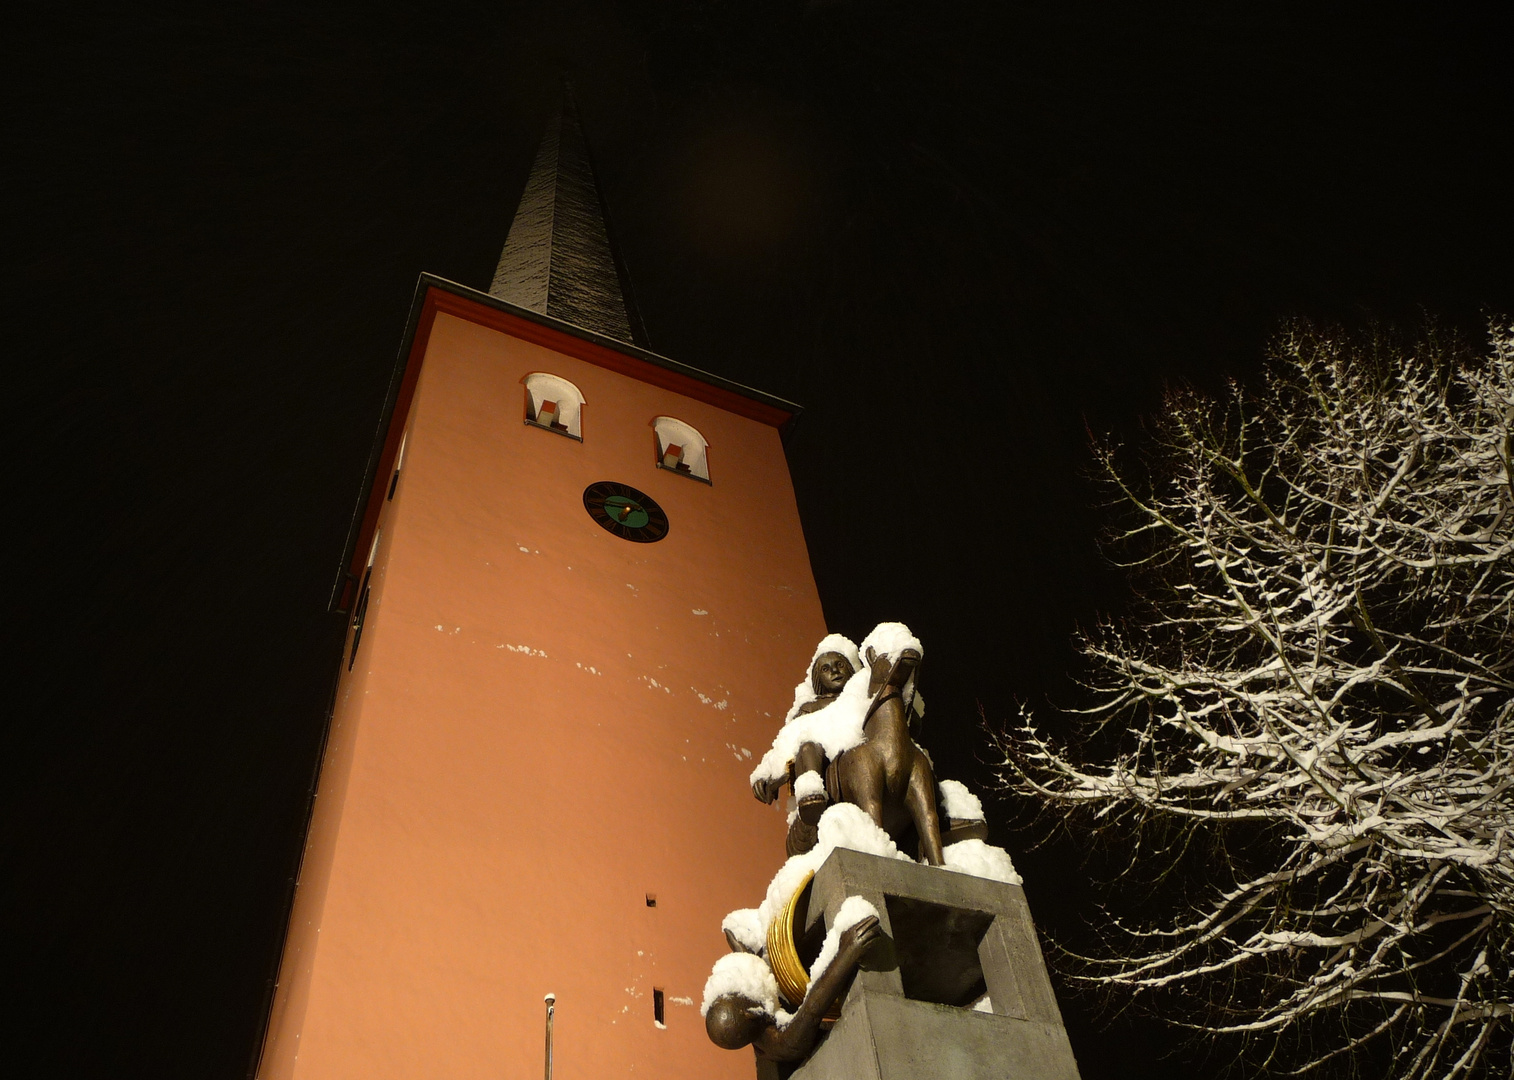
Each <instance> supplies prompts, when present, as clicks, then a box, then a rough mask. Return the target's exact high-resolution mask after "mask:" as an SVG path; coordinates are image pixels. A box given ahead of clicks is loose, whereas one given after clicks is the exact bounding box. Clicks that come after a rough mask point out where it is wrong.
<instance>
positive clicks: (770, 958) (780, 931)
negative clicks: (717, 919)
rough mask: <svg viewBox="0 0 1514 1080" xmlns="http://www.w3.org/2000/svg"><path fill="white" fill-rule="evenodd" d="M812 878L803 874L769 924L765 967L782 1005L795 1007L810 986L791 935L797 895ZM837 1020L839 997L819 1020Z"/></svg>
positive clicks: (839, 1017)
mask: <svg viewBox="0 0 1514 1080" xmlns="http://www.w3.org/2000/svg"><path fill="white" fill-rule="evenodd" d="M814 877H815V872H814V871H813V870H811V871H810V872H809V873H808V874H806V875H804V880H803V881H801V882H800V883H799V887H798V888H797V889H795V890H794V895H793V896H791V897H789V902H788V903H787V904H784V905H783V910H782V911H780V912H779V913H778V915H777V917H776V918H774V919H773V921H772V922H771V923H769V924H768V947H767V962H768V967H770V968H772V969H773V977H774V978H775V979H777V980H778V992H779V993H780V994H782V995H783V1000H784V1002H785V1004H787V1005H788V1006H789V1007H790V1008H794V1009H797V1008H798V1007H799V1005H800V1003H801V1002H803V1001H804V995H805V991H807V990H808V989H809V985H810V973H809V972H808V971H806V970H805V969H804V962H803V961H802V960H800V959H799V943H798V941H797V940H796V939H795V937H794V912H795V909H797V908H798V906H799V898H800V897H801V896H803V895H804V890H805V889H807V888H809V885H810V881H811V880H813V879H814ZM840 1019H841V999H840V998H837V999H836V1000H835V1001H833V1002H831V1004H830V1008H828V1009H827V1010H826V1012H825V1018H824V1019H823V1020H822V1021H821V1022H822V1023H824V1024H834V1023H835V1022H836V1021H837V1020H840Z"/></svg>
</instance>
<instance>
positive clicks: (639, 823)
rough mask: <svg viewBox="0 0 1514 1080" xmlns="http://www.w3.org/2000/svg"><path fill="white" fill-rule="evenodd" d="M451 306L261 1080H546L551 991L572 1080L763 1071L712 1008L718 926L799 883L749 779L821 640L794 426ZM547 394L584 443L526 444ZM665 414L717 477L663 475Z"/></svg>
mask: <svg viewBox="0 0 1514 1080" xmlns="http://www.w3.org/2000/svg"><path fill="white" fill-rule="evenodd" d="M444 306H445V307H446V310H431V311H430V313H429V314H428V315H427V317H426V318H425V319H424V320H423V321H422V325H421V327H420V329H419V330H418V331H417V335H416V339H415V345H414V348H413V350H412V351H411V354H410V360H409V368H408V371H407V379H408V380H409V382H408V384H407V388H406V391H405V393H404V394H402V395H401V401H400V406H399V407H398V408H397V410H396V412H395V417H394V420H393V423H392V425H391V428H392V430H391V434H390V444H391V446H393V445H394V444H395V443H396V442H397V439H398V437H399V435H400V434H403V436H404V439H405V449H404V456H403V468H402V470H401V472H400V476H399V481H398V484H397V485H396V486H395V489H394V495H393V497H392V499H384V498H383V497H382V496H383V494H384V493H386V492H387V490H388V486H389V480H390V476H389V475H388V473H387V472H384V473H382V474H381V475H380V476H379V478H378V480H377V484H378V488H379V496H378V497H377V498H376V499H375V500H374V502H373V504H372V505H376V506H377V511H376V512H375V513H374V514H373V515H372V520H371V521H370V523H369V524H370V526H371V527H372V528H376V530H377V538H378V542H377V546H376V548H374V549H373V550H374V553H375V554H374V559H373V568H372V575H371V583H370V593H369V599H368V604H367V609H366V615H365V620H364V628H363V634H362V639H361V642H360V643H359V647H358V649H357V651H356V655H355V662H354V663H353V665H352V668H351V670H350V671H349V670H346V666H347V663H348V658H349V656H350V655H351V640H350V637H349V642H348V653H346V654H344V656H343V661H342V662H343V668H344V672H343V675H342V677H341V682H340V684H339V687H338V692H337V702H336V707H335V711H334V714H333V717H332V722H331V730H330V736H329V740H328V744H327V749H326V755H325V760H324V763H323V766H322V772H321V778H320V784H319V789H318V794H317V797H316V802H315V810H314V816H313V819H312V824H311V829H310V834H309V837H308V840H307V844H306V851H305V856H304V861H303V864H302V868H301V873H300V879H299V883H298V886H297V889H296V895H295V904H294V909H293V914H292V916H291V922H290V927H289V934H288V939H287V942H286V945H285V950H284V955H283V961H282V966H281V969H280V974H279V981H278V986H277V990H276V993H275V998H274V1004H273V1011H272V1014H271V1018H270V1023H269V1028H268V1034H267V1037H266V1041H265V1044H264V1050H263V1055H262V1058H261V1065H260V1070H259V1075H260V1076H261V1077H263V1078H264V1080H288V1078H299V1080H306V1078H311V1080H316V1078H318V1080H336V1078H354V1080H355V1078H359V1077H361V1078H363V1080H383V1078H389V1077H393V1078H396V1080H398V1078H405V1080H413V1078H418V1077H433V1076H434V1077H448V1078H449V1080H467V1078H478V1080H485V1078H488V1080H501V1078H503V1080H511V1078H515V1077H520V1078H528V1077H529V1078H535V1077H539V1076H541V1075H542V1064H543V1019H544V1014H543V1004H542V998H543V995H544V994H546V993H547V992H549V991H551V992H554V993H555V994H556V995H557V1016H556V1024H555V1029H556V1031H555V1075H556V1077H558V1078H560V1080H604V1078H608V1077H667V1078H680V1080H681V1078H687V1080H707V1078H718V1077H731V1078H736V1077H749V1076H750V1075H751V1073H752V1059H751V1055H750V1053H749V1052H743V1053H729V1052H726V1051H722V1050H719V1049H717V1048H716V1047H714V1046H713V1045H712V1044H711V1043H710V1042H709V1041H708V1039H707V1038H706V1036H705V1034H704V1027H703V1022H702V1021H701V1019H700V1016H699V1008H698V1006H699V998H700V995H701V992H702V988H703V985H704V980H705V977H706V975H707V973H708V971H709V968H710V965H711V963H712V962H713V961H714V960H715V959H716V958H717V957H718V956H719V955H720V954H721V953H722V952H723V951H725V944H724V941H723V939H722V937H721V934H720V929H719V927H720V920H721V918H722V917H723V916H724V914H725V913H726V912H728V911H730V910H732V909H734V908H738V907H749V906H754V905H755V904H757V903H758V902H759V901H760V900H761V898H762V895H763V891H764V889H765V887H766V884H767V881H768V878H769V877H770V876H771V874H772V872H773V871H774V870H775V869H776V867H777V866H778V865H779V864H780V863H781V861H782V858H783V834H784V828H783V825H784V823H783V818H782V816H781V814H780V813H779V812H777V811H775V810H773V809H771V808H768V807H763V806H761V805H760V804H759V803H757V802H756V801H755V800H754V799H753V798H752V795H751V792H750V789H749V787H748V785H747V776H748V774H749V772H750V771H751V769H752V766H753V764H754V761H755V759H756V758H759V757H760V756H761V755H762V753H763V752H764V751H765V750H766V748H767V747H768V745H769V743H770V741H771V738H772V735H773V734H774V732H775V731H776V730H777V728H778V726H779V724H780V721H781V718H782V716H783V713H784V710H785V709H786V708H787V706H788V704H789V701H790V696H791V693H792V689H793V686H794V683H795V682H796V681H798V679H799V677H800V676H801V675H802V674H803V671H804V667H805V665H806V663H807V662H808V660H809V656H810V651H811V649H812V648H813V646H814V643H815V642H816V641H818V640H819V639H820V637H821V636H822V635H823V634H824V632H825V626H824V620H823V616H822V614H821V608H820V603H819V599H818V597H817V595H816V590H815V585H814V580H813V577H812V575H811V571H810V565H809V557H808V553H807V551H806V548H805V542H804V536H803V533H802V530H801V527H800V522H799V516H798V511H797V508H796V506H795V502H794V495H793V490H792V486H791V483H790V479H789V475H788V469H787V464H786V461H785V458H784V453H783V448H782V445H781V442H780V438H779V432H778V430H777V428H776V427H775V426H774V425H773V424H772V423H771V422H768V421H766V420H764V419H754V418H753V417H752V416H750V415H740V414H739V412H738V411H733V410H732V409H730V408H725V407H722V406H721V404H720V403H719V400H720V398H719V395H715V396H714V400H713V401H712V400H700V399H699V398H698V397H695V396H689V395H687V394H683V393H679V392H677V391H676V390H673V389H669V388H668V387H667V386H666V385H657V383H658V382H661V383H664V384H666V383H667V382H668V379H667V378H665V377H661V376H659V375H658V373H656V372H649V373H645V374H644V373H642V372H640V371H639V370H638V368H637V366H636V364H635V363H631V362H629V361H627V362H625V363H619V364H609V363H608V361H605V360H604V357H603V355H602V354H603V350H601V354H597V355H598V362H596V359H593V358H591V359H584V358H583V356H582V355H569V353H570V352H577V353H579V354H583V353H584V351H585V350H583V349H577V350H575V349H565V348H554V347H553V345H552V341H553V340H555V339H554V338H553V337H552V335H550V334H545V335H544V334H536V335H534V336H535V337H536V338H537V340H526V339H525V338H523V337H522V336H518V335H516V334H513V333H511V332H507V330H503V329H500V328H499V325H498V322H499V321H498V319H496V320H495V321H494V323H493V324H491V323H490V319H489V318H488V317H486V316H488V315H489V313H488V312H487V311H485V310H484V309H483V308H482V307H480V308H479V309H478V311H477V313H475V312H474V311H473V308H472V307H470V305H469V304H468V303H466V302H462V301H458V300H456V299H455V298H452V299H451V300H450V303H449V305H444ZM433 307H434V305H433ZM449 311H450V312H451V313H448V312H449ZM562 340H566V339H562ZM543 342H546V343H543ZM591 352H592V351H591ZM616 367H619V370H616ZM538 371H542V372H550V373H552V374H555V375H559V376H561V377H563V378H566V379H568V380H570V381H571V382H573V383H575V384H576V385H577V386H578V387H579V388H580V389H581V390H582V392H583V395H584V398H585V400H586V404H585V406H584V408H583V413H582V431H583V441H582V442H577V441H574V440H572V439H569V438H564V437H562V436H560V435H557V434H554V433H553V432H550V431H544V430H542V429H540V428H537V427H533V426H531V425H528V424H526V423H524V422H523V416H524V398H523V394H524V390H523V380H524V378H525V377H526V376H527V375H528V374H530V373H532V372H538ZM702 396H704V397H706V398H709V397H710V395H702ZM748 411H751V410H748ZM659 415H670V416H676V417H678V418H679V419H682V420H684V421H686V422H688V423H689V424H692V425H693V426H694V427H695V428H697V429H699V431H700V432H702V433H703V435H704V436H705V438H706V439H707V440H708V442H709V462H710V471H711V480H712V481H713V482H712V483H711V484H708V485H707V484H704V483H700V482H697V481H695V480H691V479H689V478H687V477H685V476H681V475H678V474H676V473H674V472H671V471H668V470H664V469H659V468H657V467H656V456H657V455H656V450H655V445H654V436H653V431H652V426H651V423H652V419H653V418H654V417H656V416H659ZM600 480H615V481H619V482H621V483H624V484H628V485H631V486H632V487H635V488H638V489H640V490H641V491H643V492H645V493H646V494H648V495H650V496H651V497H652V498H653V499H655V500H656V501H657V502H658V503H659V504H661V506H662V507H663V508H664V510H666V512H667V515H668V518H669V521H670V530H669V533H668V536H667V537H666V539H664V540H662V541H660V542H658V543H650V544H640V543H632V542H629V541H626V540H623V539H620V538H619V537H617V536H614V535H612V534H611V533H610V532H607V531H605V530H604V529H602V528H601V527H600V526H599V525H597V524H596V523H595V522H594V521H593V520H592V519H591V518H590V516H589V515H588V514H587V513H586V512H585V509H584V506H583V503H582V493H583V491H584V488H585V487H586V486H588V485H589V484H591V483H594V482H596V481H600ZM371 532H372V529H371V528H370V533H369V535H371ZM369 548H370V545H369V544H368V543H367V542H366V537H365V542H364V545H363V547H362V552H361V556H362V558H363V560H364V561H366V558H367V555H368V551H369ZM648 894H653V895H655V897H656V906H655V907H651V906H648V903H647V895H648ZM654 988H655V989H660V990H662V992H663V995H664V1000H665V1002H666V1006H665V1010H666V1026H665V1027H663V1028H659V1027H658V1026H657V1025H656V1024H655V1023H654V1017H653V1004H652V1002H653V990H654Z"/></svg>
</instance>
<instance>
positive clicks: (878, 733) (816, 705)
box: [752, 624, 945, 866]
mask: <svg viewBox="0 0 1514 1080" xmlns="http://www.w3.org/2000/svg"><path fill="white" fill-rule="evenodd" d="M885 625H888V624H885ZM894 625H897V624H894ZM880 629H881V628H880ZM899 629H901V630H902V629H903V628H902V627H900V628H899ZM920 659H921V657H920V653H919V652H917V651H915V650H914V649H908V648H906V649H902V650H900V654H899V656H898V657H897V658H892V657H890V656H888V655H879V654H878V653H877V652H876V650H874V649H873V648H871V647H868V649H867V652H866V657H865V660H866V663H867V664H868V665H869V667H870V668H871V672H870V681H869V685H868V695H869V697H870V698H871V703H870V704H869V705H868V712H867V718H866V720H865V721H864V723H863V728H862V731H863V735H864V737H865V741H864V742H863V743H862V744H861V745H859V746H855V747H853V748H851V749H850V750H845V751H843V752H842V753H841V754H840V756H839V757H838V758H837V759H836V760H834V761H831V762H827V761H826V758H825V753H824V751H823V750H822V749H821V747H820V746H819V745H818V744H816V743H812V742H806V743H803V744H801V745H800V747H799V750H798V751H797V752H796V753H795V756H794V760H793V762H792V763H790V765H789V768H788V772H787V775H786V776H785V777H783V778H780V779H776V780H773V779H759V780H757V781H755V782H754V783H753V785H752V793H753V794H754V795H755V796H756V797H757V798H759V799H761V800H762V801H763V802H765V803H771V802H772V801H773V800H774V799H776V798H777V797H778V794H779V792H780V791H781V790H782V788H783V785H784V784H785V783H788V784H796V783H797V782H798V778H799V777H801V776H803V775H804V774H805V773H806V772H810V771H814V772H816V773H819V774H820V775H821V776H822V777H824V782H825V790H824V792H823V793H806V794H803V795H799V793H798V792H797V791H796V795H799V799H798V802H799V806H798V811H799V812H798V816H797V817H796V818H795V819H794V820H793V821H792V822H791V823H790V825H789V833H788V841H787V844H786V847H787V850H788V854H789V855H790V856H793V855H800V854H803V853H804V852H806V851H809V850H810V849H812V848H813V847H814V846H815V843H816V840H817V833H816V829H815V826H816V824H817V823H818V822H819V820H820V815H821V814H822V813H824V811H825V808H826V806H827V805H828V804H829V803H832V802H850V803H854V804H856V805H857V806H860V807H861V808H862V809H863V810H866V811H867V813H868V815H869V816H870V817H871V818H872V819H873V821H874V822H875V823H876V824H877V825H878V827H879V828H881V829H883V830H884V831H885V832H886V833H888V834H889V836H891V837H892V838H893V839H894V840H895V842H898V841H900V840H901V839H902V838H903V837H905V835H906V834H907V833H908V832H909V831H910V830H911V828H913V831H914V833H915V836H916V839H917V843H918V847H919V855H920V857H921V858H923V859H924V860H925V861H926V862H928V863H929V864H930V865H932V866H941V865H942V864H943V862H944V861H945V860H944V858H943V856H942V852H941V824H940V820H939V817H938V815H937V812H936V777H935V772H934V770H933V769H932V768H931V763H930V759H929V758H927V757H926V756H925V751H924V750H922V749H920V747H919V746H918V745H917V744H916V743H915V740H914V735H915V730H916V728H917V726H918V723H919V718H918V716H917V715H916V714H915V713H914V711H913V710H912V708H911V704H910V702H908V701H906V700H905V697H904V689H905V687H906V686H907V685H908V684H909V682H910V680H911V678H913V677H914V676H915V674H916V672H917V671H918V670H919V667H920ZM853 674H854V672H853V670H852V665H851V662H850V661H849V660H847V658H846V657H845V656H843V655H841V654H840V653H833V652H827V653H821V654H820V655H819V656H818V657H816V658H815V661H814V663H813V664H812V665H811V669H810V678H811V683H812V686H813V688H814V691H815V695H816V697H815V699H814V700H813V701H811V702H808V703H806V704H805V705H804V706H802V707H801V708H799V709H798V710H796V711H795V713H794V716H793V717H791V718H790V719H791V720H792V719H794V718H797V717H798V716H803V715H805V714H807V713H812V712H816V711H818V710H820V709H823V708H825V707H826V706H828V705H830V704H832V703H833V702H834V701H835V700H836V699H837V697H838V696H839V695H840V693H841V690H842V688H843V687H845V686H846V683H847V680H848V679H850V678H851V676H852V675H853Z"/></svg>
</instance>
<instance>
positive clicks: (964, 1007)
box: [791, 849, 1078, 1080]
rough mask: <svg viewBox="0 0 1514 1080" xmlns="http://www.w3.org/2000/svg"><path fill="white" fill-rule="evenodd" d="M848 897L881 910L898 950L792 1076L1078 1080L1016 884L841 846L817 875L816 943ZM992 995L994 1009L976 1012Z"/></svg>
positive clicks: (820, 1079)
mask: <svg viewBox="0 0 1514 1080" xmlns="http://www.w3.org/2000/svg"><path fill="white" fill-rule="evenodd" d="M848 896H861V897H863V898H864V899H866V900H868V901H869V902H870V903H871V904H872V905H873V906H874V907H875V908H877V909H878V917H879V921H880V922H881V923H882V926H883V930H884V932H885V933H886V934H888V936H889V939H890V942H891V945H892V947H891V948H888V947H885V948H880V949H878V950H876V951H875V954H874V956H873V957H872V958H871V960H870V962H869V964H868V965H867V967H866V968H865V969H864V970H862V971H860V972H858V974H857V978H856V979H855V980H854V981H853V983H852V987H851V990H850V991H849V992H848V993H847V997H846V1000H845V1003H844V1005H843V1007H842V1013H841V1020H840V1022H839V1023H838V1024H837V1025H836V1026H835V1028H834V1029H832V1031H831V1033H830V1035H829V1036H828V1037H827V1038H826V1039H825V1041H824V1042H823V1043H822V1044H821V1046H820V1047H819V1048H818V1049H817V1050H816V1051H815V1053H814V1054H813V1055H812V1056H811V1057H810V1059H809V1061H807V1062H806V1063H805V1064H804V1065H803V1066H801V1067H800V1068H799V1069H797V1070H795V1071H794V1072H793V1073H792V1074H791V1076H792V1080H944V1078H949V1080H1078V1066H1077V1063H1076V1062H1075V1061H1074V1060H1073V1056H1072V1047H1071V1045H1070V1044H1069V1043H1068V1041H1067V1031H1066V1029H1064V1028H1063V1026H1062V1014H1061V1012H1060V1011H1059V1010H1058V1008H1057V1001H1056V997H1055V996H1054V994H1053V993H1052V989H1051V982H1050V980H1049V979H1048V978H1047V975H1046V966H1045V963H1044V961H1043V960H1042V958H1041V949H1040V946H1039V945H1038V944H1037V942H1036V932H1035V925H1034V924H1033V923H1032V922H1031V919H1030V909H1029V907H1028V906H1027V905H1026V903H1025V893H1024V890H1022V889H1021V888H1020V887H1019V886H1018V885H1005V884H1003V883H1001V882H997V881H989V880H987V879H985V878H978V877H971V876H969V875H966V874H958V873H954V872H951V871H947V870H940V869H936V868H932V867H926V866H918V865H916V864H914V863H910V862H905V861H903V860H900V859H882V858H879V857H877V856H875V855H865V854H863V853H861V852H857V851H850V850H847V849H837V850H836V851H835V852H833V853H832V854H831V856H830V858H828V859H827V860H826V862H825V865H824V866H822V867H821V868H820V870H819V872H818V873H817V874H816V875H815V881H814V886H813V889H812V891H811V894H810V902H809V914H808V917H807V922H806V928H805V929H806V932H807V936H808V935H813V934H817V933H819V932H821V927H820V924H821V923H822V922H823V924H824V926H829V925H830V924H831V921H832V920H833V919H834V918H835V916H836V912H837V910H838V909H839V908H840V907H841V902H842V901H843V900H845V899H846V898H847V897H848ZM985 991H986V993H987V995H988V1001H989V1002H990V1003H991V1005H992V1011H991V1012H989V1011H978V1010H975V1009H974V1008H972V1006H973V1004H974V1003H975V1002H979V1003H981V1002H982V995H983V994H984V993H985ZM980 1008H981V1004H980Z"/></svg>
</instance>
